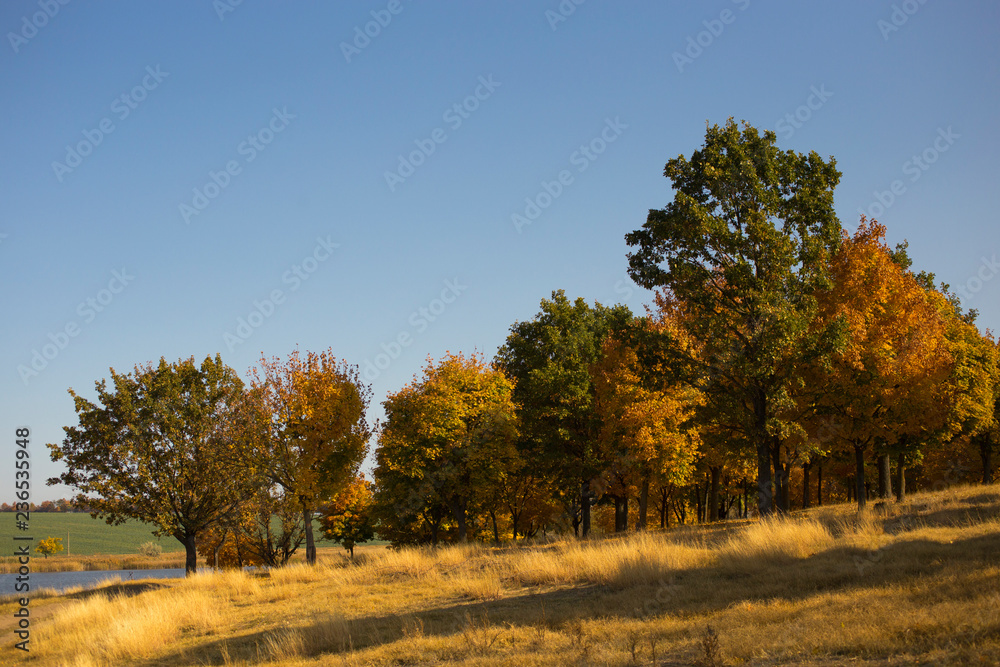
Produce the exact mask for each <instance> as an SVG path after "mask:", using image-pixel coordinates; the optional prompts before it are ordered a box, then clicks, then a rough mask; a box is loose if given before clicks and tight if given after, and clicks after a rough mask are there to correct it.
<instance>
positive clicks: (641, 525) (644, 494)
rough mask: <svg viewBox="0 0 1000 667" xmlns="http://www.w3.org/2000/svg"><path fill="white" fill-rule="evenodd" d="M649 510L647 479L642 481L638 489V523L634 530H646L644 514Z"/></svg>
mask: <svg viewBox="0 0 1000 667" xmlns="http://www.w3.org/2000/svg"><path fill="white" fill-rule="evenodd" d="M648 509H649V478H648V477H647V478H646V479H643V480H642V486H640V487H639V521H638V523H636V530H646V512H647V510H648Z"/></svg>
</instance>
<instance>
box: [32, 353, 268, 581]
mask: <svg viewBox="0 0 1000 667" xmlns="http://www.w3.org/2000/svg"><path fill="white" fill-rule="evenodd" d="M111 383H112V386H111V387H108V384H107V382H106V381H105V380H101V381H99V382H97V383H96V390H97V402H96V403H95V402H91V401H89V400H87V399H86V398H84V397H82V396H79V395H77V394H76V393H75V392H74V391H73V390H72V389H70V394H71V395H72V396H73V399H74V402H75V406H76V412H77V416H78V419H79V424H78V425H76V426H67V427H65V428H64V429H63V430H64V431H65V432H66V437H65V439H64V440H63V442H62V444H61V445H56V444H49V445H48V447H49V449H50V450H51V456H52V460H53V461H56V462H59V463H62V464H63V465H65V467H66V471H65V472H64V473H62V474H61V475H60V476H59V477H55V478H52V479H50V480H49V484H59V483H61V484H66V485H69V486H72V487H75V488H76V489H78V490H79V494H78V495H77V496H76V498H75V501H76V502H77V503H82V504H85V505H86V506H88V507H89V508H90V510H91V514H92V516H94V517H95V518H104V519H105V520H106V521H107V522H108V523H109V524H112V525H118V524H122V523H124V522H125V521H126V520H127V519H138V520H139V521H144V522H146V523H150V524H153V525H154V526H156V527H157V534H160V535H171V536H173V537H175V538H177V540H178V541H180V542H181V544H183V545H184V548H185V551H186V561H185V568H186V570H187V572H188V574H191V573H193V572H194V571H195V569H196V566H197V556H198V554H197V549H196V542H197V540H198V538H199V537H200V536H201V535H202V534H203V533H204V532H205V531H206V530H207V529H208V528H209V527H210V526H212V525H213V524H214V523H216V522H218V521H220V520H221V519H223V518H225V517H227V516H229V515H230V514H231V513H233V512H234V511H235V510H236V508H237V506H238V505H239V503H240V502H242V501H243V500H244V499H245V498H247V497H249V496H251V495H252V494H253V493H254V491H255V490H256V488H257V485H258V484H259V482H260V480H259V477H258V475H257V472H256V471H255V470H254V469H253V468H252V467H247V466H245V465H244V464H243V461H244V459H245V456H244V454H245V448H246V447H248V446H252V443H253V441H254V439H255V438H256V437H258V435H259V432H258V430H257V422H256V420H255V418H254V415H253V411H252V410H248V409H247V404H246V401H245V397H246V394H245V392H244V387H243V382H242V381H241V380H240V378H239V377H238V376H237V375H236V373H235V372H234V371H233V370H232V369H231V368H229V367H228V366H226V365H225V364H223V363H222V359H221V358H220V357H219V356H218V355H216V357H215V358H214V359H213V358H211V357H208V358H206V359H205V360H204V361H203V362H202V363H201V365H200V366H198V365H197V364H196V363H195V361H194V359H193V358H191V359H187V360H181V361H178V362H176V363H167V362H166V361H164V360H162V359H161V360H160V363H159V364H158V365H157V366H153V365H152V364H148V365H145V366H136V367H135V369H134V370H133V371H132V372H131V373H124V374H122V373H117V372H115V370H114V369H111Z"/></svg>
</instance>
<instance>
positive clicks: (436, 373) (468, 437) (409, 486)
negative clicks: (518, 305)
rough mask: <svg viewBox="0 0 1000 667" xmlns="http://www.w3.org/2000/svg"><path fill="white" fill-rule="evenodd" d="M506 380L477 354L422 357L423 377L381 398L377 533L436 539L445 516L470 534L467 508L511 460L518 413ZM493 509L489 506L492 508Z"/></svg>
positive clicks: (476, 504)
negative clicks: (424, 362)
mask: <svg viewBox="0 0 1000 667" xmlns="http://www.w3.org/2000/svg"><path fill="white" fill-rule="evenodd" d="M511 392H512V386H511V382H510V380H508V379H507V377H506V376H505V375H504V374H503V373H502V372H500V371H499V370H497V369H495V368H493V367H491V366H489V365H487V364H486V363H485V362H484V361H483V359H482V358H481V356H478V355H472V356H470V357H466V356H464V355H462V354H458V355H453V354H450V353H449V354H446V355H445V357H444V358H443V359H441V360H440V361H439V362H438V363H434V362H433V360H430V359H428V363H427V366H426V367H425V368H424V371H423V374H422V377H421V378H419V379H418V378H416V377H414V379H413V381H412V382H411V383H410V384H408V385H407V386H405V387H403V388H402V389H400V390H399V391H398V392H396V393H394V394H390V395H389V397H388V398H387V399H386V401H385V402H384V403H383V405H384V407H385V414H386V421H385V425H384V427H383V428H382V430H381V433H380V435H379V449H378V452H377V466H376V468H375V483H376V487H377V489H378V490H377V493H376V504H377V505H378V507H379V533H380V534H381V535H382V536H383V537H387V538H388V539H391V540H392V541H393V542H396V543H400V542H410V541H423V540H429V541H431V542H433V543H434V544H437V542H438V539H439V534H440V529H441V527H442V525H443V524H444V522H445V521H446V520H450V521H453V522H454V524H455V530H456V537H457V539H458V540H460V541H465V540H467V539H468V537H469V535H470V530H469V517H470V511H471V510H479V509H482V507H481V506H482V504H483V502H484V501H489V500H492V501H494V502H496V500H497V496H496V494H494V493H490V492H489V488H490V486H491V485H492V484H494V483H496V477H497V473H496V471H497V469H500V468H502V467H503V462H504V461H505V460H509V459H510V458H511V451H512V447H513V440H514V437H515V435H516V421H515V420H516V417H515V413H514V404H513V402H512V400H511ZM494 507H495V506H494Z"/></svg>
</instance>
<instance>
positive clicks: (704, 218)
mask: <svg viewBox="0 0 1000 667" xmlns="http://www.w3.org/2000/svg"><path fill="white" fill-rule="evenodd" d="M775 141H776V136H775V134H774V133H773V132H771V131H766V132H764V133H763V134H761V133H759V132H758V131H757V130H756V129H755V128H753V127H750V126H748V125H746V124H744V127H743V129H740V128H739V127H737V125H736V123H735V122H734V121H733V120H732V119H730V120H729V121H728V122H727V123H726V124H725V125H724V126H723V127H719V126H718V125H714V126H710V127H709V128H708V130H707V132H706V136H705V144H704V145H703V147H702V148H701V149H700V150H697V151H695V152H694V153H693V154H692V156H691V158H690V159H686V158H685V157H684V156H678V157H677V158H674V159H672V160H670V161H669V162H667V164H666V167H665V168H664V176H666V177H667V178H669V179H671V180H672V181H673V186H674V190H675V194H674V200H673V202H671V203H670V204H668V205H667V207H666V208H664V209H662V210H651V211H650V212H649V215H648V217H647V219H646V223H645V224H644V225H643V227H642V228H641V229H639V230H636V231H634V232H631V233H629V234H627V235H626V237H625V239H626V241H627V243H628V244H629V246H632V247H633V248H635V250H634V251H633V252H631V253H630V254H629V256H628V257H629V275H630V276H631V277H632V279H633V280H634V281H635V282H636V283H638V284H639V285H641V286H643V287H646V288H649V289H656V288H660V289H662V290H663V291H664V293H665V294H666V295H667V296H669V297H670V298H672V299H676V300H677V301H678V302H680V303H681V304H683V307H684V308H685V310H686V312H687V313H688V315H689V317H687V318H686V319H685V320H684V328H685V330H686V331H687V333H688V335H689V337H690V338H692V339H694V340H698V341H702V342H703V343H704V345H703V346H702V347H701V349H700V350H698V351H697V352H698V356H695V354H693V352H692V351H691V350H689V349H685V347H684V345H683V344H682V342H679V341H677V339H676V337H674V336H670V335H666V336H664V338H665V340H664V342H663V344H662V346H663V347H664V348H665V349H667V350H669V355H668V356H669V357H672V363H674V364H675V365H677V366H679V367H681V368H683V369H686V370H693V369H697V368H699V367H701V368H702V369H703V370H702V371H701V372H698V373H695V374H694V375H693V377H692V379H691V380H690V381H692V382H701V381H702V380H703V379H704V378H705V377H708V378H710V379H712V380H713V382H714V384H715V385H716V386H717V387H719V388H720V389H719V390H718V391H716V392H715V393H716V395H717V396H718V397H719V398H720V400H719V401H717V402H716V407H717V408H718V409H724V410H725V411H726V413H727V414H723V415H720V416H721V417H722V418H723V420H724V421H725V422H726V423H727V424H732V425H734V426H736V427H737V428H738V429H739V431H740V433H741V436H742V437H743V438H744V439H745V440H746V441H747V442H748V443H749V444H750V446H751V447H752V448H753V450H754V451H755V452H756V457H757V480H758V482H757V487H758V506H759V508H760V511H761V512H762V513H764V514H768V513H770V512H772V511H773V509H774V503H773V500H774V491H772V481H777V482H779V488H778V499H779V501H782V502H783V489H782V488H781V487H780V484H781V483H782V481H783V479H784V476H785V470H784V468H783V465H782V459H781V456H780V453H781V448H782V446H783V443H784V439H785V437H786V436H787V434H788V429H789V427H791V426H794V423H792V422H790V421H789V420H788V419H786V418H784V416H783V413H784V411H785V410H787V408H788V407H789V405H790V404H791V402H792V398H791V396H790V388H789V385H790V384H791V383H792V382H793V381H794V379H795V378H796V376H797V375H798V373H799V370H798V369H799V368H800V366H801V364H802V362H803V361H804V360H807V359H810V358H813V357H815V356H819V355H822V354H824V353H826V352H828V351H829V349H830V348H831V347H832V345H833V342H832V339H831V336H824V335H814V334H813V330H812V326H811V325H812V323H813V320H814V318H815V314H816V301H815V293H816V291H817V290H819V289H821V288H824V287H827V286H828V284H829V276H828V273H827V269H826V260H827V259H828V257H829V256H830V254H831V253H833V252H834V251H835V250H836V248H837V245H838V243H839V242H840V223H839V222H838V220H837V217H836V215H835V213H834V211H833V189H834V187H836V185H837V183H838V182H839V180H840V172H839V171H837V169H836V162H835V161H834V160H833V159H832V158H830V159H829V160H823V159H822V158H821V157H820V156H819V155H817V154H816V153H815V152H812V153H810V154H808V155H803V154H800V153H795V152H793V151H781V150H779V149H778V148H777V147H776V145H775ZM723 399H724V400H723ZM772 464H773V465H774V467H775V475H774V477H773V478H772V474H771V466H772Z"/></svg>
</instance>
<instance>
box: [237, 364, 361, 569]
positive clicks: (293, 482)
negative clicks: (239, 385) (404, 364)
mask: <svg viewBox="0 0 1000 667" xmlns="http://www.w3.org/2000/svg"><path fill="white" fill-rule="evenodd" d="M252 386H253V395H254V397H255V398H256V400H257V401H258V405H259V406H260V411H261V413H262V414H263V415H264V418H265V420H266V422H267V424H268V429H267V430H268V437H267V438H266V441H265V443H264V445H263V446H262V447H261V452H260V455H261V457H262V459H263V466H264V468H265V469H266V471H267V475H268V476H269V478H270V481H271V482H272V483H274V484H277V485H280V486H281V488H282V489H283V490H284V492H285V493H286V494H288V495H289V496H290V497H293V498H295V499H296V501H297V502H298V505H299V508H300V511H301V512H302V525H303V528H304V530H305V540H306V561H307V562H308V563H310V564H314V563H315V562H316V545H315V541H314V537H313V526H312V516H313V512H314V511H315V510H316V508H317V507H318V506H319V504H320V503H321V502H322V500H323V499H325V498H329V497H330V496H331V495H333V494H335V493H336V492H338V491H339V490H340V489H342V488H343V487H344V486H346V485H347V484H348V483H349V482H350V480H352V479H353V478H354V477H355V475H356V474H357V472H358V468H359V467H360V465H361V462H362V461H363V460H364V458H365V455H366V454H367V452H368V440H369V438H370V437H371V430H370V428H369V427H368V423H367V421H366V419H365V413H366V411H367V409H368V402H369V400H370V397H371V388H370V387H369V386H368V385H366V384H365V383H364V382H362V380H361V377H360V375H359V373H358V369H357V366H352V365H349V364H348V363H347V362H346V361H343V360H338V359H337V358H336V357H334V356H333V353H332V352H331V351H330V350H327V351H325V352H320V353H316V352H307V353H306V355H305V357H304V358H303V357H302V356H300V355H299V352H298V351H297V350H296V351H295V352H293V353H292V354H291V355H289V357H288V359H287V360H284V361H282V360H280V359H277V358H274V359H271V360H268V359H261V362H260V370H259V371H258V370H257V369H254V370H253V372H252Z"/></svg>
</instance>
